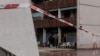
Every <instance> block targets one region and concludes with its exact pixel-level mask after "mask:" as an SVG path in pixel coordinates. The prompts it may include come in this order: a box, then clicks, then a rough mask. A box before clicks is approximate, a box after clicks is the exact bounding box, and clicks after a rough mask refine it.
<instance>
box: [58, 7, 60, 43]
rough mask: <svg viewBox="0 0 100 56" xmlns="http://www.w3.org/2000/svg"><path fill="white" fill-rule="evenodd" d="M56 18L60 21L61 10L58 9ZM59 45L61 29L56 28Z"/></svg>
mask: <svg viewBox="0 0 100 56" xmlns="http://www.w3.org/2000/svg"><path fill="white" fill-rule="evenodd" d="M58 18H60V19H61V10H60V9H59V8H58ZM59 43H61V28H58V44H59Z"/></svg>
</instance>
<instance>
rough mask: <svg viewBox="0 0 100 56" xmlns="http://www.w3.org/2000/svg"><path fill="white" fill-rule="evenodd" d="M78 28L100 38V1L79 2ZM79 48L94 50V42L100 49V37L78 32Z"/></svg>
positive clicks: (82, 0)
mask: <svg viewBox="0 0 100 56" xmlns="http://www.w3.org/2000/svg"><path fill="white" fill-rule="evenodd" d="M77 6H78V10H77V11H78V16H77V17H78V22H77V25H78V27H80V26H81V28H83V29H85V30H88V31H90V32H92V33H95V34H97V35H99V36H100V30H99V28H100V22H99V20H100V19H99V18H100V11H99V10H100V1H99V0H78V4H77ZM77 34H78V36H77V47H78V48H93V45H94V42H96V44H97V48H100V41H99V40H100V37H98V36H95V35H94V36H93V35H92V34H89V33H86V32H84V31H80V30H77Z"/></svg>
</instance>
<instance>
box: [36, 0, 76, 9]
mask: <svg viewBox="0 0 100 56" xmlns="http://www.w3.org/2000/svg"><path fill="white" fill-rule="evenodd" d="M76 4H77V0H53V1H48V2H43V3H41V4H35V5H36V6H37V7H39V8H41V9H44V10H51V9H57V8H65V7H70V6H76Z"/></svg>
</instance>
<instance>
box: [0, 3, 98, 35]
mask: <svg viewBox="0 0 100 56" xmlns="http://www.w3.org/2000/svg"><path fill="white" fill-rule="evenodd" d="M16 8H31V9H32V10H35V11H37V12H40V13H42V14H44V15H46V16H48V17H51V18H53V19H55V20H57V21H60V22H62V23H64V24H67V25H69V26H72V27H74V28H76V29H79V30H82V31H84V32H86V33H89V34H91V35H94V36H96V37H100V35H98V34H95V33H92V32H90V31H87V30H85V29H82V28H78V27H77V26H75V25H74V24H72V23H70V22H68V21H65V20H63V19H59V18H58V17H56V16H54V15H52V14H50V13H48V12H46V11H44V10H42V9H40V8H38V7H37V6H35V5H32V4H6V5H5V4H2V5H0V9H16Z"/></svg>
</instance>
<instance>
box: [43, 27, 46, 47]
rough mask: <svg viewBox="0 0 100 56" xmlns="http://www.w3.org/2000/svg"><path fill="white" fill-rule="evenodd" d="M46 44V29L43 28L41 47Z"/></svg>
mask: <svg viewBox="0 0 100 56" xmlns="http://www.w3.org/2000/svg"><path fill="white" fill-rule="evenodd" d="M45 44H46V29H44V28H43V45H44V46H45Z"/></svg>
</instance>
